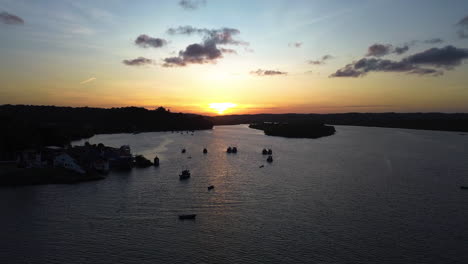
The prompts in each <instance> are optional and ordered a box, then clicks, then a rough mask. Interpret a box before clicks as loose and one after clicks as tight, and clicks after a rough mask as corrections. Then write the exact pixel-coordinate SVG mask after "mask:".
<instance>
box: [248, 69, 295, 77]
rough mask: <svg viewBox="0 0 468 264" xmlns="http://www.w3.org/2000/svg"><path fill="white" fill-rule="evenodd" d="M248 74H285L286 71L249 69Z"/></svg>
mask: <svg viewBox="0 0 468 264" xmlns="http://www.w3.org/2000/svg"><path fill="white" fill-rule="evenodd" d="M250 74H253V75H258V76H274V75H287V74H288V73H287V72H282V71H275V70H262V69H258V70H256V71H251V72H250Z"/></svg>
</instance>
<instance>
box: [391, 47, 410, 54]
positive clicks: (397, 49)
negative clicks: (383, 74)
mask: <svg viewBox="0 0 468 264" xmlns="http://www.w3.org/2000/svg"><path fill="white" fill-rule="evenodd" d="M408 50H409V46H408V45H404V46H401V47H395V49H394V50H393V53H396V54H398V55H401V54H403V53H405V52H407V51H408Z"/></svg>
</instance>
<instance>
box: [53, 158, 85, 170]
mask: <svg viewBox="0 0 468 264" xmlns="http://www.w3.org/2000/svg"><path fill="white" fill-rule="evenodd" d="M54 167H56V168H65V169H67V170H72V171H75V172H78V173H80V174H85V173H86V171H85V170H84V169H83V168H81V166H80V165H78V163H77V162H76V161H75V159H73V158H72V157H71V156H70V155H68V154H67V153H62V154H60V155H57V156H55V158H54Z"/></svg>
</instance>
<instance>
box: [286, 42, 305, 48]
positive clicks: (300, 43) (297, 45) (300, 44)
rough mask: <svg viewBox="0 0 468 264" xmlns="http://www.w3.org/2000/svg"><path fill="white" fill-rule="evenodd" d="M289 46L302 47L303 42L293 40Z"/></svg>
mask: <svg viewBox="0 0 468 264" xmlns="http://www.w3.org/2000/svg"><path fill="white" fill-rule="evenodd" d="M288 46H289V47H294V48H300V47H302V42H291V43H289V44H288Z"/></svg>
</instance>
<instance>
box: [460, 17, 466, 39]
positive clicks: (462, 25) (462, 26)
mask: <svg viewBox="0 0 468 264" xmlns="http://www.w3.org/2000/svg"><path fill="white" fill-rule="evenodd" d="M457 26H458V28H459V30H458V36H459V37H460V38H468V16H466V17H464V18H462V19H461V20H460V21H459V22H458V23H457Z"/></svg>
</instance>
